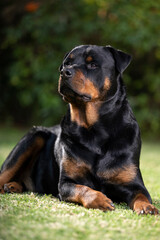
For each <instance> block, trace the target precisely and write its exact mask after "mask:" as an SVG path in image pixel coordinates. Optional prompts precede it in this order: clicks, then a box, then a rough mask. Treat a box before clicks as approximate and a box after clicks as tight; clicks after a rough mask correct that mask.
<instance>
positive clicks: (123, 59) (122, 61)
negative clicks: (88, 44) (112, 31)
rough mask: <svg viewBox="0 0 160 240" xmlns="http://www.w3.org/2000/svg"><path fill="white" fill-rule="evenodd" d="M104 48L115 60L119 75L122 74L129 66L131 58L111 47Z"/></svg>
mask: <svg viewBox="0 0 160 240" xmlns="http://www.w3.org/2000/svg"><path fill="white" fill-rule="evenodd" d="M106 48H107V49H108V50H109V51H110V52H111V53H112V55H113V58H114V60H115V64H116V68H117V70H118V71H119V72H120V73H123V72H124V70H125V69H126V68H127V67H128V65H129V64H130V62H131V60H132V57H131V56H130V55H129V54H127V53H124V52H122V51H120V50H117V49H115V48H113V47H111V46H106Z"/></svg>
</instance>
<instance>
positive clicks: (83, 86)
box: [72, 71, 100, 101]
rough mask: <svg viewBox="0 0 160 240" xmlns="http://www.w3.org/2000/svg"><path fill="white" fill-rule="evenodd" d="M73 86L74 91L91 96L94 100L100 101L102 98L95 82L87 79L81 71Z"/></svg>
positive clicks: (77, 74)
mask: <svg viewBox="0 0 160 240" xmlns="http://www.w3.org/2000/svg"><path fill="white" fill-rule="evenodd" d="M72 86H73V89H74V90H75V91H77V92H78V93H79V94H82V95H83V94H84V95H85V94H87V95H90V96H91V98H92V100H95V99H98V98H99V96H100V93H99V91H98V89H97V88H96V87H95V86H94V84H93V82H91V81H90V79H88V78H85V76H84V74H83V73H82V72H81V71H77V72H76V74H75V76H74V78H73V80H72ZM92 100H91V101H92Z"/></svg>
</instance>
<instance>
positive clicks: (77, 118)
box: [69, 101, 102, 128]
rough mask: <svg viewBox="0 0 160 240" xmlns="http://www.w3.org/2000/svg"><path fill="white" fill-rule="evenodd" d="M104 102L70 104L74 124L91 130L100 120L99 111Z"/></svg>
mask: <svg viewBox="0 0 160 240" xmlns="http://www.w3.org/2000/svg"><path fill="white" fill-rule="evenodd" d="M101 104H102V102H100V101H97V102H87V103H83V104H75V103H70V104H69V106H70V117H71V121H72V122H76V123H77V124H78V125H79V126H81V127H84V128H89V127H90V126H93V125H94V124H95V123H96V122H97V121H98V120H99V109H100V106H101Z"/></svg>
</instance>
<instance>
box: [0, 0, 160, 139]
mask: <svg viewBox="0 0 160 240" xmlns="http://www.w3.org/2000/svg"><path fill="white" fill-rule="evenodd" d="M29 4H30V5H29ZM29 6H30V8H29ZM34 6H35V7H34ZM1 13H2V15H1V16H2V17H1V18H2V19H1V20H2V23H3V24H2V27H1V30H0V32H1V35H2V37H1V45H0V47H1V53H0V55H1V60H0V62H1V66H0V71H1V80H0V95H1V99H0V118H1V119H0V120H1V122H2V121H3V122H4V121H5V122H12V123H16V124H23V125H28V124H43V125H47V126H48V125H53V124H55V123H57V122H58V121H60V119H61V117H62V116H63V114H64V111H65V104H64V103H63V102H62V100H61V98H60V97H59V95H58V93H57V86H58V76H59V73H58V67H59V65H60V64H61V61H62V59H63V56H64V54H65V53H66V52H68V51H69V50H70V49H71V48H73V47H74V46H76V45H79V44H97V45H108V44H109V45H112V46H114V47H116V48H119V49H121V50H123V51H126V52H128V53H130V54H131V55H132V57H133V61H132V63H131V65H130V67H129V68H128V70H127V71H126V73H125V74H124V81H125V83H126V86H127V92H128V96H129V100H130V103H131V105H132V107H133V110H134V113H135V115H136V118H137V120H138V122H139V124H140V127H141V130H142V133H143V134H145V135H148V136H156V137H160V94H159V90H160V68H159V66H160V30H159V26H160V3H159V1H155V0H152V1H151V0H148V1H146V0H140V1H139V0H128V1H127V0H110V1H109V0H108V1H107V0H78V1H73V0H65V1H64V0H46V1H45V0H40V1H39V2H29V1H17V0H15V1H14V3H13V1H7V2H4V3H3V4H2V6H1ZM2 59H3V60H2Z"/></svg>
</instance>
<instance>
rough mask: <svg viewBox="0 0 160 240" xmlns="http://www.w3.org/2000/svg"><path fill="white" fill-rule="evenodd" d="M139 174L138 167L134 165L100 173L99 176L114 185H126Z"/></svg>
mask: <svg viewBox="0 0 160 240" xmlns="http://www.w3.org/2000/svg"><path fill="white" fill-rule="evenodd" d="M136 173H137V167H136V166H135V165H133V164H131V165H128V166H125V167H123V168H117V169H110V170H106V171H104V172H99V173H98V176H99V177H101V178H104V179H106V181H107V182H111V183H114V184H126V183H129V182H131V181H132V180H133V179H134V178H135V177H136Z"/></svg>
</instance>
